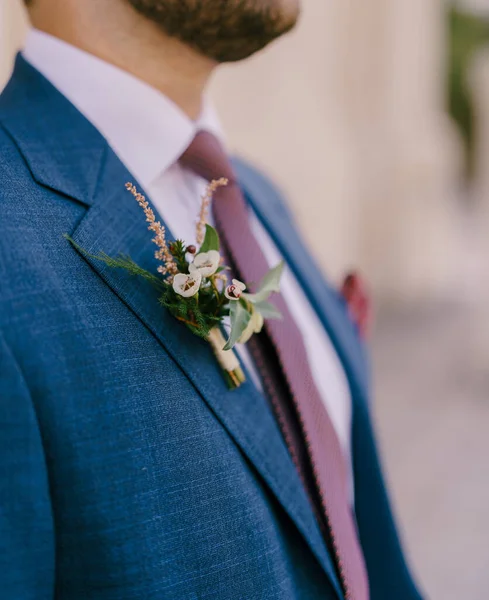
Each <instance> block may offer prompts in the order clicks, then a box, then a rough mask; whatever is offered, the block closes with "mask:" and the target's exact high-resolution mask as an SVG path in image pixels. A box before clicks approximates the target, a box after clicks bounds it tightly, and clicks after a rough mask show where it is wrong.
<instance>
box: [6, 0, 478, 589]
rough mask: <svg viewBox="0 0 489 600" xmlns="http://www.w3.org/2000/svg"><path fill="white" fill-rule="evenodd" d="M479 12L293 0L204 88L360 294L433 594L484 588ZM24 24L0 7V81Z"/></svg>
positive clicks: (382, 0)
mask: <svg viewBox="0 0 489 600" xmlns="http://www.w3.org/2000/svg"><path fill="white" fill-rule="evenodd" d="M487 6H488V3H487V0H466V1H464V2H463V1H459V2H456V3H455V2H453V3H448V2H446V1H442V0H370V1H369V2H365V1H362V0H356V1H354V0H327V1H325V0H304V15H303V18H302V21H301V23H300V26H299V27H298V28H297V29H296V30H295V31H294V32H293V33H292V34H291V35H290V36H288V38H286V39H284V40H283V41H280V42H279V43H277V44H275V45H274V46H272V47H271V48H269V49H267V50H266V51H265V52H263V53H262V54H260V55H258V56H256V57H254V58H253V59H251V60H249V61H247V62H245V63H243V64H240V65H232V66H226V67H223V68H222V69H221V70H220V72H219V73H218V74H217V75H216V77H215V79H214V81H213V82H212V86H211V87H212V90H211V91H212V94H213V96H214V98H215V101H216V103H217V105H218V108H219V111H220V114H221V116H222V119H223V121H224V125H225V128H226V131H227V134H228V138H229V142H230V145H231V147H232V148H233V149H234V150H235V151H237V152H239V153H240V154H242V155H244V156H246V157H248V158H250V159H251V160H253V161H254V162H255V163H258V164H260V165H261V166H262V167H263V168H264V169H265V170H266V171H267V172H269V173H270V174H271V175H272V176H273V177H274V178H275V180H276V181H277V183H278V184H279V185H280V186H281V187H282V188H283V189H284V190H285V191H286V193H287V195H288V198H289V201H290V204H291V207H292V210H293V211H294V212H295V214H296V216H297V220H298V222H299V224H300V226H301V228H302V229H303V231H304V232H305V234H306V237H307V240H308V242H309V245H310V247H311V249H312V251H313V252H314V253H315V254H316V256H317V258H318V259H319V261H320V263H321V265H322V266H323V267H324V269H325V271H326V272H327V273H328V274H329V275H330V277H331V278H332V279H333V280H339V279H340V277H341V275H342V273H343V272H344V271H345V269H346V268H349V267H351V266H355V267H359V268H360V269H361V270H362V271H363V272H364V273H365V274H366V276H367V278H368V280H369V282H370V284H371V287H372V291H373V293H374V295H375V297H376V299H377V304H378V307H379V309H378V317H377V322H376V326H375V330H374V332H373V337H372V354H373V363H374V371H375V381H376V402H375V410H376V415H377V421H378V424H379V430H380V441H381V445H382V447H383V449H384V450H385V457H386V467H387V473H388V476H389V478H390V480H391V482H392V489H393V495H394V500H395V505H396V507H397V510H398V512H399V514H400V518H401V522H402V524H403V526H404V530H405V538H406V542H407V546H408V548H409V551H410V554H411V556H412V559H413V563H414V565H415V571H416V572H417V574H418V575H419V578H420V580H421V581H422V585H423V587H424V588H425V589H426V590H427V591H428V596H429V598H431V599H434V600H438V599H440V600H487V589H489V515H488V511H487V507H488V506H489V469H488V468H487V457H488V455H489V435H487V431H488V429H489V402H488V398H489V376H488V367H489V308H488V307H489V303H488V301H489V294H488V286H487V282H488V281H489V268H488V261H487V258H486V257H487V256H488V253H489V169H487V167H486V165H487V160H488V157H489V50H487V49H486V44H487V42H488V40H489V25H488V23H489V21H487V18H486V15H489V11H488V9H487ZM25 29H26V20H25V15H24V12H23V9H22V6H21V2H20V0H0V88H1V86H2V85H3V83H5V81H6V80H7V78H8V75H9V72H10V69H11V64H12V59H13V56H14V53H15V51H16V49H17V48H19V47H20V46H21V44H22V39H23V35H24V32H25ZM0 152H1V148H0Z"/></svg>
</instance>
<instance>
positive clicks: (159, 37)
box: [30, 0, 215, 119]
mask: <svg viewBox="0 0 489 600" xmlns="http://www.w3.org/2000/svg"><path fill="white" fill-rule="evenodd" d="M38 6H39V8H36V3H35V2H34V4H33V6H32V8H31V11H30V15H31V20H32V23H33V25H34V26H35V27H36V28H38V29H40V30H41V31H44V32H46V33H49V34H50V35H53V36H55V37H57V38H59V39H61V40H63V41H65V42H67V43H69V44H72V45H73V46H76V47H78V48H80V49H81V50H84V51H86V52H89V53H90V54H93V55H95V56H97V57H98V58H100V59H102V60H105V61H106V62H109V63H111V64H113V65H115V66H117V67H119V68H121V69H123V70H125V71H127V72H129V73H131V74H132V75H134V76H135V77H138V78H139V79H141V80H142V81H144V82H145V83H147V84H149V85H151V86H152V87H154V88H156V89H158V90H159V91H161V92H162V93H163V94H165V96H167V97H168V98H170V99H171V100H172V101H173V102H175V104H177V105H178V106H179V107H180V108H181V109H182V110H183V111H184V112H185V113H186V114H187V115H188V116H189V117H190V118H191V119H196V118H197V117H198V115H199V114H200V111H201V105H202V95H203V91H204V88H205V86H206V84H207V81H208V79H209V77H210V75H211V73H212V71H213V68H214V67H215V63H214V62H212V61H211V60H210V59H208V58H206V57H204V56H202V55H200V54H198V53H197V52H196V51H194V50H193V49H192V48H190V47H188V46H186V45H184V44H182V43H181V42H179V41H178V40H176V39H174V38H170V37H167V36H165V35H164V34H163V33H162V32H161V30H160V29H159V28H158V27H157V26H156V25H155V24H153V23H152V22H151V21H149V20H147V19H145V18H144V17H142V16H141V15H139V14H138V13H136V11H134V9H133V8H132V7H131V6H130V5H129V3H127V4H126V3H124V2H121V1H120V0H105V1H104V2H102V3H100V2H98V1H94V0H85V1H84V2H83V3H81V2H70V1H66V2H59V3H56V6H57V7H59V9H58V10H56V11H53V10H52V9H51V10H50V11H45V10H43V3H42V2H41V3H39V5H38ZM53 13H54V14H56V16H55V17H54V18H53V16H52V15H53Z"/></svg>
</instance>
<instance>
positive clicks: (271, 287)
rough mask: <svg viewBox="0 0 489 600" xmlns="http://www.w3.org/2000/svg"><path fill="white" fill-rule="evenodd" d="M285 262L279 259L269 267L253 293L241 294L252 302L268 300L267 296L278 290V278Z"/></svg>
mask: <svg viewBox="0 0 489 600" xmlns="http://www.w3.org/2000/svg"><path fill="white" fill-rule="evenodd" d="M284 266H285V263H284V261H283V260H282V261H280V262H279V263H278V265H277V266H275V267H273V269H270V271H268V273H267V274H266V275H265V277H264V278H263V280H262V282H261V283H260V285H259V287H258V291H257V292H256V293H255V294H243V296H244V297H245V298H246V300H248V301H249V302H253V303H254V304H258V303H260V302H265V301H266V300H268V298H269V296H270V295H271V294H273V293H274V292H279V291H280V279H281V277H282V272H283V270H284Z"/></svg>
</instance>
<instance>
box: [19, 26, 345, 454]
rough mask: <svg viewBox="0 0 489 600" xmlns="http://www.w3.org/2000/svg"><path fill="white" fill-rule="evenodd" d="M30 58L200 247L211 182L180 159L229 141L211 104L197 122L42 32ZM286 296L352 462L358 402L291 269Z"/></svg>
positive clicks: (266, 249) (255, 225) (262, 237)
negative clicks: (193, 148) (209, 136)
mask: <svg viewBox="0 0 489 600" xmlns="http://www.w3.org/2000/svg"><path fill="white" fill-rule="evenodd" d="M23 55H24V57H25V58H26V59H27V60H28V61H29V62H30V63H31V64H32V65H33V66H34V67H35V68H37V69H38V70H39V71H40V72H41V73H42V74H43V75H44V76H45V77H46V78H47V79H48V80H50V81H51V83H52V84H53V85H54V86H55V87H56V88H58V90H59V91H60V92H61V93H62V94H63V95H64V96H65V97H66V98H68V100H69V101H70V102H71V103H72V104H74V106H76V108H78V110H79V111H80V112H81V113H82V114H84V115H85V117H86V118H87V119H88V120H89V121H90V122H91V123H92V124H93V125H94V126H95V127H96V128H97V129H98V130H99V131H100V133H101V134H102V135H103V136H104V137H105V139H106V140H107V141H108V143H109V144H110V146H111V147H112V149H113V150H114V152H115V153H116V154H117V156H118V157H119V158H120V160H121V161H122V162H123V163H124V164H125V166H126V167H127V168H128V170H129V171H130V172H131V173H132V174H133V175H134V177H135V178H136V179H137V180H138V181H139V182H140V183H141V185H142V186H143V187H144V189H145V190H146V192H147V193H148V195H149V199H150V200H151V202H152V203H153V205H154V206H155V208H156V209H157V211H158V212H159V214H160V215H161V217H162V218H163V220H164V221H165V223H166V224H167V226H168V227H169V229H170V231H171V233H172V234H173V236H175V237H176V238H179V239H183V240H185V241H186V242H187V243H188V244H194V243H195V223H196V220H197V216H198V212H199V208H200V198H201V196H202V194H203V191H204V189H205V186H206V182H205V181H203V180H202V179H200V178H199V177H198V176H196V175H194V174H192V173H190V172H189V171H187V170H184V169H182V168H181V167H180V166H179V164H178V162H177V161H178V159H179V157H180V156H181V155H182V153H183V152H184V151H185V150H186V149H187V147H188V146H189V145H190V142H191V141H192V139H193V138H194V136H195V134H196V132H197V131H198V130H199V129H205V130H208V131H210V132H211V133H213V134H215V135H217V136H218V137H219V138H220V139H221V140H222V138H223V135H222V132H221V128H220V125H219V120H218V118H217V115H216V114H215V112H214V110H213V108H212V106H211V105H210V103H209V101H208V99H206V98H205V99H204V102H203V105H204V108H203V110H202V114H201V116H200V118H199V119H198V120H197V122H194V121H192V120H190V119H189V118H188V117H187V116H186V115H185V114H184V113H183V112H182V111H181V110H180V109H179V108H178V107H177V106H176V105H175V104H174V103H173V102H172V101H170V100H169V99H168V98H167V97H166V96H164V95H163V94H162V93H160V92H159V91H158V90H156V89H155V88H153V87H150V86H149V85H147V84H146V83H144V82H143V81H141V80H139V79H137V78H136V77H134V76H132V75H130V74H129V73H126V72H125V71H123V70H121V69H119V68H117V67H115V66H113V65H111V64H109V63H106V62H104V61H102V60H100V59H99V58H96V57H95V56H93V55H91V54H88V53H86V52H84V51H82V50H79V49H78V48H75V47H74V46H71V45H69V44H67V43H65V42H62V41H61V40H58V39H57V38H54V37H52V36H50V35H48V34H45V33H43V32H40V31H37V30H31V31H30V32H29V34H28V36H27V41H26V45H25V48H24V51H23ZM250 225H251V229H252V231H253V233H254V235H255V237H256V239H257V242H258V243H259V245H260V246H261V248H262V250H263V253H264V254H265V256H266V258H267V261H268V263H269V264H270V266H275V265H276V264H277V263H278V262H279V261H280V260H281V256H280V253H279V251H278V249H277V248H276V246H275V244H274V243H273V241H272V239H271V238H270V236H269V235H268V233H267V231H266V230H265V229H264V227H263V226H262V224H261V223H260V221H259V220H258V218H257V217H256V215H255V214H254V213H253V212H251V211H250ZM281 289H282V293H283V297H284V300H285V302H286V303H287V305H288V307H289V310H290V312H291V314H292V315H293V317H294V318H295V320H296V323H297V325H298V326H299V329H300V331H301V333H302V335H303V338H304V342H305V346H306V349H307V353H308V356H309V361H310V365H311V369H312V373H313V376H314V379H315V382H316V385H317V387H318V390H319V391H320V393H321V396H322V399H323V401H324V404H325V406H326V408H327V410H328V413H329V415H330V418H331V421H332V422H333V425H334V427H335V430H336V433H337V435H338V438H339V440H340V444H341V446H342V448H343V451H344V453H345V456H346V457H347V459H348V462H349V464H351V460H350V436H351V433H350V431H351V398H350V391H349V387H348V382H347V380H346V376H345V373H344V371H343V367H342V365H341V363H340V360H339V358H338V356H337V353H336V351H335V349H334V347H333V345H332V343H331V341H330V339H329V337H328V335H327V333H326V331H325V329H324V327H323V326H322V324H321V322H320V320H319V318H318V316H317V315H316V312H315V311H314V309H313V308H312V306H311V304H310V302H309V300H308V299H307V297H306V295H305V293H304V292H303V290H302V288H301V286H300V285H299V283H298V282H297V280H296V278H295V276H294V275H293V273H292V272H291V271H290V269H287V268H286V269H285V271H284V275H283V279H282V286H281ZM237 350H238V353H239V355H240V358H241V360H242V361H243V363H244V364H245V365H246V368H247V369H248V371H249V372H250V374H251V377H252V379H253V381H254V382H255V384H256V385H257V386H258V387H260V380H259V377H258V375H257V373H256V370H255V367H254V365H253V362H252V360H251V358H250V355H249V353H248V351H247V349H246V347H245V346H240V347H237Z"/></svg>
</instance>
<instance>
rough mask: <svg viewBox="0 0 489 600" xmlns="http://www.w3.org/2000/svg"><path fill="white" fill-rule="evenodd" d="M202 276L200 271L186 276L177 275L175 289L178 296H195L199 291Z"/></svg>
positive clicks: (174, 283) (174, 279)
mask: <svg viewBox="0 0 489 600" xmlns="http://www.w3.org/2000/svg"><path fill="white" fill-rule="evenodd" d="M201 281H202V275H201V274H200V272H199V271H195V272H194V273H190V275H185V273H177V274H176V275H175V277H174V278H173V289H174V290H175V292H176V293H177V294H179V295H180V296H183V297H184V298H190V297H191V296H195V294H196V293H197V292H198V291H199V288H200V283H201Z"/></svg>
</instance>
